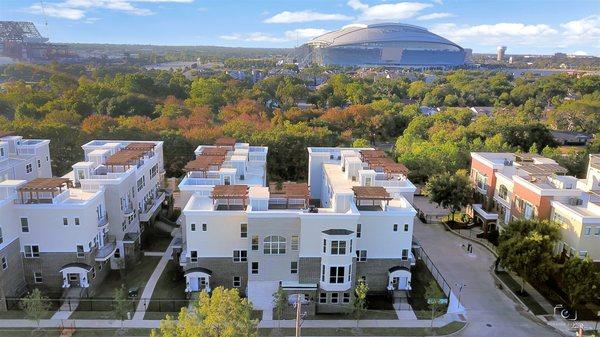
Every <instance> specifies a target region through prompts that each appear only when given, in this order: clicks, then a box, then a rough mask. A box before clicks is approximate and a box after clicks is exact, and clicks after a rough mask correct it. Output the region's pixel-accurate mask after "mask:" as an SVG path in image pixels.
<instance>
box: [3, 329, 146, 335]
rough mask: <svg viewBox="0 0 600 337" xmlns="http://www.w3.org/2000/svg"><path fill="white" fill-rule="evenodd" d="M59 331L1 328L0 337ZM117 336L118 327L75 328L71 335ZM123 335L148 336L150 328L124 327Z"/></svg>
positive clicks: (55, 332) (46, 333) (57, 332)
mask: <svg viewBox="0 0 600 337" xmlns="http://www.w3.org/2000/svg"><path fill="white" fill-rule="evenodd" d="M59 336H60V331H59V330H57V329H41V330H38V331H35V332H34V331H33V330H32V329H27V328H25V329H21V328H19V329H1V328H0V337H59ZM106 336H119V330H118V329H77V330H76V331H75V334H73V337H106ZM125 336H150V329H141V328H140V329H138V328H136V329H126V330H125Z"/></svg>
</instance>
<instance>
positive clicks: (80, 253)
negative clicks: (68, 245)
mask: <svg viewBox="0 0 600 337" xmlns="http://www.w3.org/2000/svg"><path fill="white" fill-rule="evenodd" d="M77 257H78V258H82V257H85V253H84V251H83V245H77Z"/></svg>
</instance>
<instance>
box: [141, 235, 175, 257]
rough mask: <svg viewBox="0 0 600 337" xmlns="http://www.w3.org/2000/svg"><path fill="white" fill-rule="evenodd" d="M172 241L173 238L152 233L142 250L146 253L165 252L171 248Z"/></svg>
mask: <svg viewBox="0 0 600 337" xmlns="http://www.w3.org/2000/svg"><path fill="white" fill-rule="evenodd" d="M172 239H173V238H172V237H171V236H167V235H161V234H158V233H157V234H155V233H152V234H151V235H149V236H148V237H147V238H146V239H145V241H144V245H143V246H142V250H144V251H146V252H164V251H165V250H167V247H169V243H171V240H172Z"/></svg>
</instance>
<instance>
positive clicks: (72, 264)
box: [60, 262, 92, 271]
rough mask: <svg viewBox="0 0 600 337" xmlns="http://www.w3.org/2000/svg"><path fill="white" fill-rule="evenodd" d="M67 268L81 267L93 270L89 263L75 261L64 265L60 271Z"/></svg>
mask: <svg viewBox="0 0 600 337" xmlns="http://www.w3.org/2000/svg"><path fill="white" fill-rule="evenodd" d="M67 268H81V269H85V270H86V271H90V270H92V266H90V265H89V264H87V263H81V262H74V263H67V264H65V265H64V266H62V268H60V271H63V270H65V269H67Z"/></svg>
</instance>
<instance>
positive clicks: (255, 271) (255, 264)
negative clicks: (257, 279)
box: [252, 262, 258, 275]
mask: <svg viewBox="0 0 600 337" xmlns="http://www.w3.org/2000/svg"><path fill="white" fill-rule="evenodd" d="M252 274H253V275H258V262H252Z"/></svg>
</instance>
